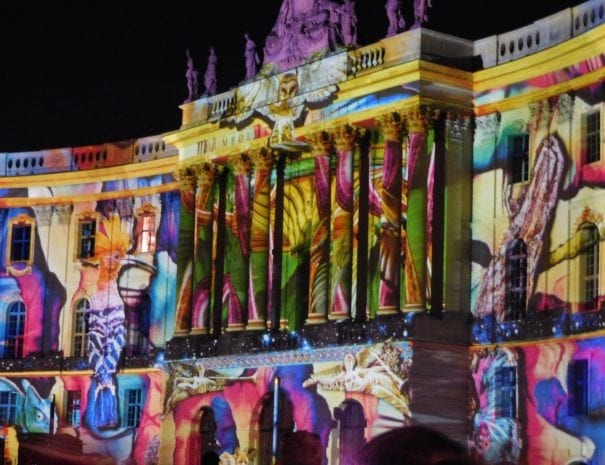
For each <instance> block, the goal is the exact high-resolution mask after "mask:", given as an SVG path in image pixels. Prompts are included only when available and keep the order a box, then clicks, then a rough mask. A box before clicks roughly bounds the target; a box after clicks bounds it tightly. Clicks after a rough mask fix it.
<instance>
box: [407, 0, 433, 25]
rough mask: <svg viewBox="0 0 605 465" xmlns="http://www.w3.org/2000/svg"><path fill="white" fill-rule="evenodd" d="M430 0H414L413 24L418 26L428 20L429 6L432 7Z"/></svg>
mask: <svg viewBox="0 0 605 465" xmlns="http://www.w3.org/2000/svg"><path fill="white" fill-rule="evenodd" d="M432 6H433V5H432V4H431V0H414V25H413V26H412V27H420V26H422V24H423V23H428V21H429V8H430V7H432Z"/></svg>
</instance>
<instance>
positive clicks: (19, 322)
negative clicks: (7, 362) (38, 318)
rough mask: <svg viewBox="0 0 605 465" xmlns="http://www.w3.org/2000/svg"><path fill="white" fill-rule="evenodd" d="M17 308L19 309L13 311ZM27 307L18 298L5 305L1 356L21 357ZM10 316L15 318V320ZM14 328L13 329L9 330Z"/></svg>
mask: <svg viewBox="0 0 605 465" xmlns="http://www.w3.org/2000/svg"><path fill="white" fill-rule="evenodd" d="M16 308H18V309H19V311H16V312H15V311H13V310H14V309H16ZM26 315H27V309H26V308H25V304H24V303H23V302H22V301H20V300H15V301H13V302H11V303H9V304H8V305H7V307H6V318H5V324H6V329H5V333H4V341H5V342H4V351H3V358H12V359H15V358H22V357H23V348H24V345H25V344H24V343H25V323H26ZM11 318H16V321H15V322H12V321H11ZM11 328H14V331H11Z"/></svg>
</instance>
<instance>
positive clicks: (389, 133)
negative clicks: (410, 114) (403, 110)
mask: <svg viewBox="0 0 605 465" xmlns="http://www.w3.org/2000/svg"><path fill="white" fill-rule="evenodd" d="M375 121H376V125H377V126H378V129H379V130H380V132H382V134H383V135H384V140H385V141H393V142H400V141H401V137H402V135H403V129H404V121H403V118H402V117H401V115H400V114H399V113H396V112H393V113H387V114H386V115H380V116H377V117H376V120H375Z"/></svg>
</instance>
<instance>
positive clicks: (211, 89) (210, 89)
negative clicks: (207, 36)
mask: <svg viewBox="0 0 605 465" xmlns="http://www.w3.org/2000/svg"><path fill="white" fill-rule="evenodd" d="M216 61H217V58H216V52H215V51H214V47H210V54H209V55H208V65H207V66H206V72H205V73H204V87H206V89H205V91H204V95H205V96H210V95H214V94H216Z"/></svg>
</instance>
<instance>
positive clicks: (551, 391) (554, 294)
mask: <svg viewBox="0 0 605 465" xmlns="http://www.w3.org/2000/svg"><path fill="white" fill-rule="evenodd" d="M286 6H288V8H286ZM336 6H338V5H337V4H336V3H334V2H317V4H315V3H313V2H304V1H289V2H284V6H282V9H281V11H280V12H279V13H278V18H277V21H276V26H275V28H274V29H273V31H271V33H270V35H269V37H268V38H267V44H266V46H265V50H266V54H265V62H264V64H263V67H262V68H261V69H260V70H258V71H257V72H256V74H254V73H250V76H252V77H249V78H248V79H247V80H246V81H243V82H242V83H241V84H240V85H239V86H238V87H237V88H235V89H233V90H231V91H229V92H225V93H221V94H218V95H211V94H212V92H207V93H206V95H204V96H202V97H199V96H198V92H197V89H194V88H193V87H191V88H190V94H191V95H190V97H193V98H188V99H187V102H186V103H184V104H182V106H181V109H182V112H183V119H182V125H181V127H180V128H178V129H176V130H175V131H172V132H169V133H166V134H161V135H157V136H150V137H148V138H142V139H138V140H133V141H125V142H119V143H107V144H102V145H97V146H88V147H76V148H66V149H56V150H43V151H40V152H27V153H4V154H0V156H1V157H2V159H3V160H2V163H1V166H3V167H4V168H3V173H2V176H1V177H0V188H1V189H2V194H1V195H0V203H1V204H2V208H1V209H0V215H1V220H0V233H1V238H0V241H1V242H0V255H1V257H0V286H1V289H2V290H1V291H0V334H2V335H3V338H2V344H1V346H0V356H1V357H0V372H1V373H0V375H1V376H0V423H2V424H3V425H5V426H4V427H3V429H2V430H0V437H3V438H4V445H5V447H4V450H5V458H6V459H7V460H8V459H10V460H12V463H16V462H15V461H16V460H17V459H19V462H20V463H26V464H27V463H34V461H35V457H38V456H37V455H36V454H37V453H39V450H38V451H36V444H51V445H50V446H48V445H47V450H54V449H53V447H56V448H58V450H61V451H62V452H57V453H58V454H61V453H62V454H63V461H65V462H66V463H70V462H67V460H68V459H69V460H73V463H82V462H86V463H95V462H98V463H115V464H129V463H137V464H141V465H142V464H145V465H151V464H179V465H180V464H182V465H198V464H200V463H201V460H202V456H203V455H204V454H205V453H206V452H208V451H214V452H217V453H218V454H220V455H221V456H222V457H223V459H224V460H225V461H229V460H238V461H248V462H249V463H257V464H259V465H267V464H270V463H273V460H274V459H275V457H276V455H277V454H278V451H279V440H280V437H281V436H282V435H283V434H285V433H286V432H288V431H292V430H295V429H299V430H300V429H304V430H309V431H313V432H316V433H318V434H319V435H320V437H321V439H322V444H323V446H324V448H325V463H329V464H334V465H335V464H339V465H348V464H351V463H353V459H354V457H355V454H356V450H357V448H358V447H359V446H360V445H361V444H363V443H364V441H366V440H369V439H371V438H372V437H373V436H375V435H377V434H379V433H381V432H383V431H386V430H388V429H391V428H394V427H397V426H400V425H404V424H410V423H422V424H427V425H429V426H433V427H435V428H437V429H440V430H442V431H444V432H446V433H447V434H448V435H450V436H452V437H454V438H455V439H457V440H459V441H462V442H464V443H466V444H468V446H469V448H470V449H471V450H472V451H473V453H476V454H477V455H480V456H482V457H483V458H484V459H485V460H486V461H487V463H489V464H502V463H511V464H532V465H534V464H552V465H571V464H584V465H588V464H598V463H602V462H603V461H604V460H605V458H604V457H603V456H604V454H605V432H602V431H603V430H602V428H601V427H600V425H601V423H602V420H601V416H602V412H603V408H605V394H604V393H605V391H604V389H603V386H605V378H604V375H603V374H602V373H603V369H602V368H603V367H602V365H603V364H604V363H605V353H603V351H604V350H605V349H603V347H604V345H603V344H604V339H603V338H604V337H605V332H604V328H605V313H604V311H603V295H605V290H604V289H605V283H604V280H603V279H600V274H602V273H601V271H600V270H602V269H604V268H605V266H604V265H601V263H602V262H603V261H604V260H605V254H604V252H603V249H604V248H603V247H602V246H600V243H601V242H602V239H603V234H604V231H605V223H604V221H605V220H604V218H605V210H604V207H603V206H602V204H603V202H602V195H603V194H602V193H601V192H600V189H602V188H603V185H604V184H605V181H604V179H605V174H604V173H605V168H604V166H605V165H604V162H603V160H604V158H605V157H604V155H605V154H604V149H603V136H602V134H603V126H604V123H603V119H604V118H603V116H602V115H603V101H604V96H605V92H604V91H605V84H604V76H605V62H604V60H605V53H604V52H603V43H605V3H604V2H603V0H592V1H589V2H586V3H584V4H582V5H580V6H578V7H575V8H573V9H568V10H564V11H562V12H560V13H558V14H555V15H552V16H549V17H547V18H543V19H542V20H540V21H537V22H535V23H534V24H532V25H529V26H527V27H525V28H522V29H519V30H516V31H511V32H510V33H507V34H501V35H498V36H492V37H488V38H485V39H483V40H480V41H476V42H472V41H467V40H463V39H459V38H456V37H452V36H448V35H445V34H441V33H438V32H435V31H431V30H428V29H425V28H421V27H417V28H412V29H410V30H407V31H402V32H400V33H397V34H393V35H390V36H389V37H387V38H385V39H383V40H381V41H379V42H377V43H374V44H371V45H369V46H364V47H356V46H353V45H351V44H350V42H352V37H353V36H352V34H351V30H350V29H348V28H349V27H350V22H347V21H345V19H347V17H345V16H344V15H345V13H346V10H344V9H342V10H338V9H337V8H335V7H336ZM333 7H334V9H332V8H333ZM335 11H340V13H339V14H340V15H341V16H338V15H336V13H334V12H335ZM330 13H334V14H335V15H336V16H334V15H332V14H330ZM349 19H350V18H349ZM308 24H313V25H314V28H315V29H313V30H312V31H310V30H309V29H308V28H306V27H304V26H305V25H308ZM301 31H306V32H304V33H303V32H301ZM311 39H312V40H311ZM310 41H311V42H312V46H311V45H309V42H310ZM343 43H346V44H347V45H346V46H344V45H341V44H343ZM44 441H46V442H44ZM49 441H50V443H49ZM53 441H54V442H53ZM52 444H54V446H53V445H52ZM60 444H75V445H74V446H73V450H70V451H67V452H66V451H65V450H63V449H61V447H59V446H60ZM49 453H50V452H49ZM78 460H80V462H78Z"/></svg>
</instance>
